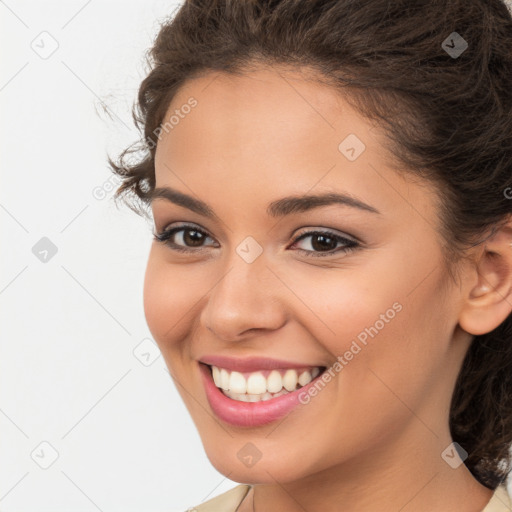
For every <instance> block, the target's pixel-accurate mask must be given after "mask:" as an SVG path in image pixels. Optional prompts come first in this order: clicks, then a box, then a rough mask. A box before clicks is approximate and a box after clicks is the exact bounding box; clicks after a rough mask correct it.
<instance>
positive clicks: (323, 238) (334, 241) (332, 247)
mask: <svg viewBox="0 0 512 512" xmlns="http://www.w3.org/2000/svg"><path fill="white" fill-rule="evenodd" d="M316 240H323V241H324V242H325V241H326V240H330V241H331V244H327V245H330V246H331V247H327V250H329V249H335V248H336V240H334V238H333V237H330V236H325V235H316V236H314V237H313V239H312V242H311V245H312V246H313V248H314V249H319V250H325V249H326V247H325V245H322V243H320V245H319V246H317V245H318V244H316V243H315V241H316Z"/></svg>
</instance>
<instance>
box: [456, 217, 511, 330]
mask: <svg viewBox="0 0 512 512" xmlns="http://www.w3.org/2000/svg"><path fill="white" fill-rule="evenodd" d="M482 245H483V247H481V246H479V248H478V251H479V252H478V258H477V259H476V260H475V263H474V265H475V266H474V267H473V271H476V274H477V279H476V283H473V284H472V287H471V288H470V289H469V291H468V293H467V296H466V298H465V302H464V305H463V308H462V310H461V312H460V315H459V325H460V326H461V328H462V329H464V330H465V331H466V332H468V333H470V334H473V335H476V336H478V335H481V334H486V333H488V332H491V331H492V330H494V329H495V328H496V327H498V326H499V325H500V324H501V323H503V322H504V321H505V319H506V318H507V317H508V316H509V315H510V314H511V312H512V220H510V221H509V222H508V223H506V224H503V225H502V226H501V227H500V228H499V229H495V232H492V234H491V236H490V237H489V238H488V239H487V240H485V241H484V242H483V243H482Z"/></svg>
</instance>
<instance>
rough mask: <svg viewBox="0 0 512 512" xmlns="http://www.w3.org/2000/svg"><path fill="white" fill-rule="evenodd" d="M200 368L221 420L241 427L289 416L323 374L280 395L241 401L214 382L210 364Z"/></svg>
mask: <svg viewBox="0 0 512 512" xmlns="http://www.w3.org/2000/svg"><path fill="white" fill-rule="evenodd" d="M199 368H200V371H201V375H202V378H203V383H204V386H205V389H206V397H207V399H208V402H209V403H210V407H211V408H212V410H213V412H214V413H215V414H216V415H217V416H218V417H219V418H220V419H221V420H223V421H225V422H226V423H230V424H231V425H234V426H237V427H258V426H261V425H265V424H267V423H271V422H272V421H276V420H278V419H280V418H282V417H283V416H286V415H287V414H288V413H289V412H290V411H292V410H293V409H294V408H295V407H297V406H298V405H303V404H302V403H301V402H300V401H299V394H300V393H303V392H307V391H308V388H309V387H311V386H313V385H314V384H315V382H316V380H317V379H318V378H319V377H320V376H321V375H322V374H321V373H320V374H319V375H317V377H316V378H314V379H313V380H312V381H311V382H310V383H309V384H306V385H305V386H302V387H301V388H299V389H296V390H295V391H292V392H290V393H286V394H285V395H281V396H278V397H277V398H271V399H270V400H263V401H261V402H241V401H239V400H233V399H232V398H229V397H227V396H226V395H224V393H222V391H221V390H220V389H219V388H218V387H217V386H216V385H215V383H214V382H213V377H212V374H211V371H210V368H209V367H208V366H207V365H205V364H203V363H199Z"/></svg>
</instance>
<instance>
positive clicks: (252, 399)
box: [198, 361, 327, 427]
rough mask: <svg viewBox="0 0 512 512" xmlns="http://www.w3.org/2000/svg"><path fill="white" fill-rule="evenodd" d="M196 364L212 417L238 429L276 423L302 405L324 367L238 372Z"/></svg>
mask: <svg viewBox="0 0 512 512" xmlns="http://www.w3.org/2000/svg"><path fill="white" fill-rule="evenodd" d="M198 363H199V369H200V372H201V376H202V379H203V384H204V387H205V391H206V397H207V399H208V402H209V404H210V407H211V409H212V411H213V412H214V414H215V415H216V416H217V417H218V418H219V419H221V420H223V421H225V422H227V423H229V424H231V425H234V426H239V427H257V426H262V425H265V424H267V423H270V422H273V421H276V420H278V419H280V418H282V417H284V416H285V415H286V414H288V413H289V412H290V411H292V410H293V409H294V408H296V407H298V406H299V405H300V404H303V402H301V400H300V395H301V394H302V393H307V391H308V388H310V387H311V386H314V385H315V384H316V382H317V381H318V379H320V378H321V377H322V375H323V373H324V372H325V370H326V369H327V367H325V366H309V367H300V366H297V367H296V368H273V369H271V370H269V369H266V370H258V371H252V372H238V371H233V370H230V369H227V368H221V367H219V366H215V365H210V364H206V363H203V362H200V361H199V362H198Z"/></svg>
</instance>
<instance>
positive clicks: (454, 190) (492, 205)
mask: <svg viewBox="0 0 512 512" xmlns="http://www.w3.org/2000/svg"><path fill="white" fill-rule="evenodd" d="M454 32H456V34H454ZM454 37H455V38H461V39H457V41H458V44H459V48H462V49H463V51H462V53H460V52H458V53H459V54H454V53H451V52H450V49H451V48H456V45H455V43H454V42H453V41H454ZM461 42H462V46H461V45H460V43H461ZM464 42H465V43H467V48H465V49H464ZM146 59H147V62H148V63H149V66H150V71H149V74H148V76H147V77H146V78H145V79H144V80H143V81H142V83H141V85H140V89H139V93H138V101H137V102H136V103H135V105H134V108H133V118H134V121H135V124H136V126H137V128H138V129H139V131H140V132H141V134H143V138H141V140H139V141H138V142H136V143H135V144H133V145H131V146H129V147H128V148H126V149H124V151H122V153H121V154H120V155H119V156H118V158H117V161H113V160H112V159H111V158H110V157H108V162H109V165H110V167H111V169H112V171H113V172H114V173H115V174H116V175H117V177H119V178H121V185H120V186H119V188H118V189H117V191H116V194H115V199H116V200H117V199H119V198H123V199H124V200H125V203H126V204H127V205H128V206H129V207H130V208H131V209H132V210H134V211H135V212H137V213H139V214H143V215H146V214H147V209H146V207H147V206H148V198H149V197H150V196H151V193H152V191H153V189H154V187H155V162H154V157H155V151H156V145H157V142H158V138H159V137H158V136H159V134H160V131H161V130H159V127H160V126H161V123H162V122H163V118H164V116H165V113H166V111H167V109H168V107H169V104H170V101H171V100H172V98H173V97H174V95H175V94H176V92H177V90H178V89H179V88H180V87H181V86H182V85H183V84H184V82H185V81H186V80H190V79H192V78H194V77H198V76H200V75H203V74H205V73H208V72H211V71H217V72H224V73H240V74H243V73H244V71H247V70H248V69H250V68H251V67H252V66H254V65H255V64H263V65H265V64H266V65H270V66H271V65H273V64H281V65H285V66H291V67H305V68H306V69H311V70H313V71H314V72H315V77H316V78H317V80H318V82H319V83H323V84H325V85H328V86H331V87H335V88H337V89H338V90H343V91H344V92H345V97H346V99H347V100H349V101H350V102H351V104H352V105H353V106H354V107H355V108H356V109H357V111H358V112H359V113H360V114H361V115H363V116H365V117H367V118H368V119H371V120H376V121H377V122H378V123H379V126H380V127H381V128H382V133H384V134H385V140H386V141H387V142H388V146H387V149H388V150H389V154H390V155H392V156H393V161H394V163H395V165H396V169H397V170H400V171H402V172H403V173H408V174H410V175H412V176H414V175H416V176H422V177H424V178H427V179H429V180H431V181H433V182H435V183H436V184H437V185H438V187H437V190H438V192H439V197H440V198H441V200H442V201H441V218H440V220H441V228H440V231H441V232H440V240H441V243H442V246H443V251H444V254H445V256H446V262H447V267H448V268H451V266H452V264H453V263H455V262H456V261H459V260H460V259H461V258H463V257H465V254H466V250H467V249H469V248H471V247H474V246H475V245H476V244H478V243H481V242H482V237H483V236H484V235H485V234H486V233H487V232H488V230H489V228H494V229H495V228H496V227H497V226H498V225H499V224H500V223H501V222H503V221H504V220H506V218H507V217H508V216H509V215H510V214H511V213H512V200H511V199H512V188H511V187H512V115H511V114H512V112H511V109H512V17H511V13H510V11H509V8H508V7H507V5H506V4H505V3H504V2H503V1H502V0H442V1H441V0H415V1H413V2H411V0H395V1H393V2H389V0H367V1H365V2H361V1H360V0H187V1H185V3H184V4H183V5H181V6H180V8H179V10H178V11H177V12H176V13H175V14H173V15H172V16H170V17H169V18H168V19H166V20H165V21H164V22H163V23H162V26H161V29H160V31H159V33H158V35H157V37H156V39H155V41H154V44H153V46H152V48H151V49H150V50H149V51H148V53H147V55H146ZM135 157H137V158H135ZM507 191H508V193H507ZM129 198H130V199H133V201H132V200H130V199H129ZM450 275H452V277H453V274H452V273H451V271H450ZM449 420H450V430H451V434H452V437H453V439H454V440H455V441H457V442H458V443H459V444H460V445H461V446H462V447H463V448H464V449H465V450H466V451H467V452H468V454H469V456H468V458H467V459H466V460H465V464H466V466H467V467H468V469H469V470H470V471H471V473H472V474H473V475H474V477H475V478H476V479H477V480H478V481H479V482H480V483H482V484H483V485H485V486H486V487H488V488H490V489H495V488H496V487H497V486H498V485H499V484H500V483H502V482H504V481H505V480H506V478H507V476H508V474H509V473H510V470H511V451H510V446H511V444H512V315H509V316H508V318H507V319H506V320H505V321H504V322H503V323H502V324H501V325H499V326H498V327H497V328H496V329H494V330H493V331H491V332H489V333H487V334H484V335H479V336H475V337H474V339H473V341H472V343H471V346H470V348H469V350H468V353H467V354H466V357H465V359H464V362H463V364H462V368H461V371H460V373H459V375H458V379H457V383H456V386H455V390H454V394H453V397H452V403H451V410H450V418H449Z"/></svg>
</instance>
